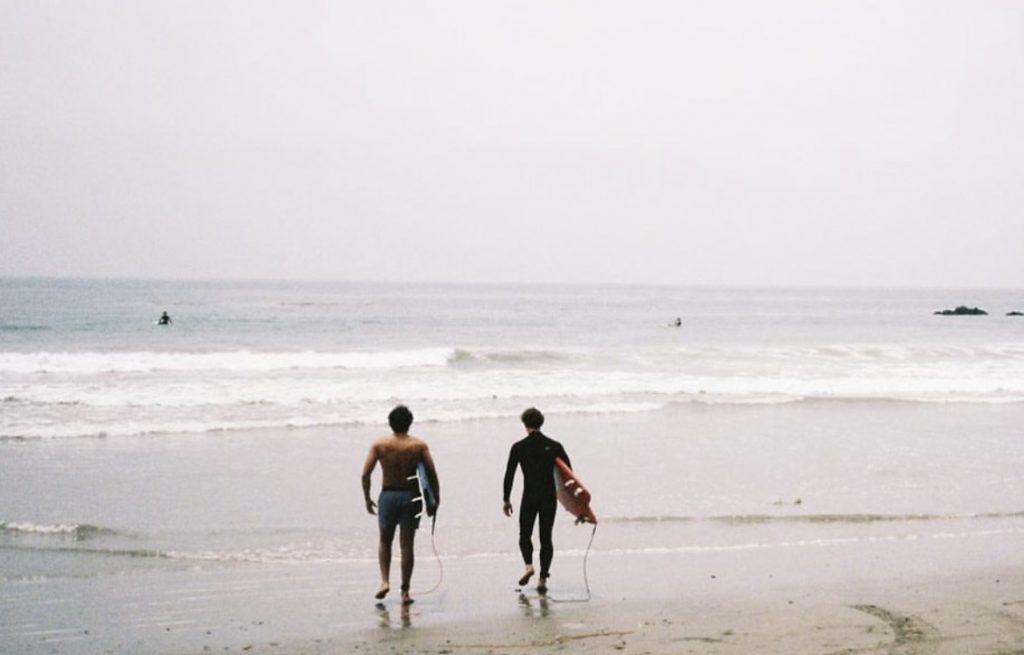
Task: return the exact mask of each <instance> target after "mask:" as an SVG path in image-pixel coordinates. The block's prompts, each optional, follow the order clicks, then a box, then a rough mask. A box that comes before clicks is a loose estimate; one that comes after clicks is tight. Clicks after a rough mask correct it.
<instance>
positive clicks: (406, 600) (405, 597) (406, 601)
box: [402, 587, 416, 607]
mask: <svg viewBox="0 0 1024 655" xmlns="http://www.w3.org/2000/svg"><path fill="white" fill-rule="evenodd" d="M415 602H416V601H414V600H413V599H412V598H410V597H409V588H408V587H402V607H408V606H409V605H412V604H413V603H415Z"/></svg>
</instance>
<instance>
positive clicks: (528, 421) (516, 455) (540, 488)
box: [502, 407, 572, 594]
mask: <svg viewBox="0 0 1024 655" xmlns="http://www.w3.org/2000/svg"><path fill="white" fill-rule="evenodd" d="M521 419H522V421H523V426H524V427H526V438H525V439H522V440H520V441H517V442H516V443H514V444H512V449H511V450H510V451H509V453H508V465H507V466H506V467H505V486H504V492H505V496H504V504H503V505H502V511H503V512H504V513H505V516H512V503H511V502H510V498H511V496H512V482H513V481H514V480H515V477H516V469H517V468H522V469H523V498H522V501H520V503H519V551H520V552H521V553H522V554H523V562H524V563H525V564H526V571H525V572H524V573H523V577H521V578H519V586H520V587H522V586H525V585H527V584H528V583H529V582H530V578H532V577H533V574H534V573H535V571H534V568H533V524H534V523H535V522H537V520H538V519H539V520H540V581H539V582H538V583H537V591H538V592H539V593H540V594H546V593H547V591H548V585H547V582H548V577H550V575H551V558H552V557H553V556H554V554H555V547H554V545H553V544H552V543H551V529H552V527H554V524H555V508H556V507H557V503H556V498H557V496H556V494H555V472H554V469H555V458H556V457H560V458H561V459H562V461H564V462H565V463H566V465H567V466H569V468H572V463H571V462H570V461H569V456H568V455H566V454H565V449H564V448H562V444H560V443H558V442H557V441H555V440H554V439H549V438H548V437H546V436H545V435H544V434H543V433H542V432H541V431H540V428H541V426H542V425H544V415H543V414H541V413H540V410H539V409H537V408H535V407H531V408H530V409H528V410H526V411H525V412H523V415H522V417H521Z"/></svg>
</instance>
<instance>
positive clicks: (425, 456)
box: [371, 434, 434, 491]
mask: <svg viewBox="0 0 1024 655" xmlns="http://www.w3.org/2000/svg"><path fill="white" fill-rule="evenodd" d="M371 450H372V451H374V452H375V453H376V456H377V460H378V461H379V462H380V468H381V472H382V473H383V475H384V479H383V482H382V484H383V486H384V487H386V488H388V489H408V490H410V491H416V490H417V485H416V480H410V479H409V478H410V477H412V476H414V475H416V465H417V464H419V463H420V460H422V461H423V463H424V464H426V466H427V470H428V471H430V470H433V468H434V462H433V461H432V460H431V458H430V449H429V448H427V444H426V443H425V442H424V441H423V440H422V439H420V438H419V437H414V436H412V435H411V434H403V435H395V434H389V435H387V436H384V437H381V438H380V439H377V440H376V441H374V442H373V445H372V446H371Z"/></svg>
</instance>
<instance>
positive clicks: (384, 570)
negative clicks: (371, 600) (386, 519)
mask: <svg viewBox="0 0 1024 655" xmlns="http://www.w3.org/2000/svg"><path fill="white" fill-rule="evenodd" d="M394 540H395V526H394V525H388V524H386V523H383V522H382V523H381V524H380V545H379V546H378V547H377V559H378V561H379V562H380V591H378V592H377V600H380V599H382V598H384V597H385V596H387V595H388V592H389V591H391V543H392V542H393V541H394Z"/></svg>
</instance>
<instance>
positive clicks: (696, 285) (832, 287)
mask: <svg viewBox="0 0 1024 655" xmlns="http://www.w3.org/2000/svg"><path fill="white" fill-rule="evenodd" d="M0 280H4V281H8V280H40V281H41V280H51V281H57V280H60V281H95V282H102V281H109V282H204V283H211V282H212V283H235V284H268V283H307V284H351V285H360V284H363V285H377V286H406V285H411V286H450V287H506V288H508V287H607V288H635V287H647V288H691V289H757V290H767V289H800V290H821V291H875V290H889V291H902V290H905V291H928V290H934V291H1021V292H1024V287H1013V286H1005V287H1003V286H999V287H980V286H967V285H965V286H939V285H914V284H911V285H902V286H896V285H878V284H868V285H863V286H857V285H836V284H823V285H815V284H798V283H793V284H756V283H710V282H693V283H687V282H604V281H602V282H596V281H595V282H579V281H573V282H562V281H554V280H544V281H521V280H518V281H517V280H488V281H465V280H460V281H456V280H395V279H377V280H373V279H345V278H330V277H279V278H272V277H216V276H214V277H164V276H145V275H20V274H18V275H10V274H0Z"/></svg>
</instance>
